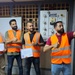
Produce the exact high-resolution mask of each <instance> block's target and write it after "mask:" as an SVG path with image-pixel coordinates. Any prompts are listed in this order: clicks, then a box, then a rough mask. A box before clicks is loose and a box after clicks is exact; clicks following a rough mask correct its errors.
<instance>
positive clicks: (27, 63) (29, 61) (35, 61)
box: [25, 57, 40, 75]
mask: <svg viewBox="0 0 75 75" xmlns="http://www.w3.org/2000/svg"><path fill="white" fill-rule="evenodd" d="M32 63H33V65H34V68H35V72H36V75H40V58H35V57H29V58H25V75H30V69H31V64H32Z"/></svg>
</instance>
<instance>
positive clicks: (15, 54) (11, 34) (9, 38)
mask: <svg viewBox="0 0 75 75" xmlns="http://www.w3.org/2000/svg"><path fill="white" fill-rule="evenodd" d="M9 24H10V26H11V28H12V29H11V30H8V31H7V32H6V33H5V38H6V41H5V44H6V48H7V60H8V71H7V75H12V66H13V62H14V59H16V60H17V63H18V67H19V75H23V68H22V60H21V56H20V49H21V46H22V44H21V31H20V30H18V27H17V22H16V20H15V19H12V20H10V22H9Z"/></svg>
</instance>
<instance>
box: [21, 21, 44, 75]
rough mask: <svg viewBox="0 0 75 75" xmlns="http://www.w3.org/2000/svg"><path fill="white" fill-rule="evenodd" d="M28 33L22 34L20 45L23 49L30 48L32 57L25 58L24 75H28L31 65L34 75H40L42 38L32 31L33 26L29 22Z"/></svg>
mask: <svg viewBox="0 0 75 75" xmlns="http://www.w3.org/2000/svg"><path fill="white" fill-rule="evenodd" d="M26 25H27V30H28V32H27V33H25V34H24V37H23V40H22V44H23V48H31V49H32V51H33V57H27V58H25V75H30V68H31V63H33V65H34V68H35V71H36V75H40V50H41V46H42V45H44V41H43V38H42V36H41V34H40V33H39V32H35V31H34V25H33V23H32V22H31V21H28V22H27V24H26Z"/></svg>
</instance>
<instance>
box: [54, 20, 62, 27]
mask: <svg viewBox="0 0 75 75" xmlns="http://www.w3.org/2000/svg"><path fill="white" fill-rule="evenodd" d="M57 23H63V22H62V21H57V22H55V23H54V28H55V27H56V26H57Z"/></svg>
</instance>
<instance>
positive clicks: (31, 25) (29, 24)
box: [27, 23, 34, 32]
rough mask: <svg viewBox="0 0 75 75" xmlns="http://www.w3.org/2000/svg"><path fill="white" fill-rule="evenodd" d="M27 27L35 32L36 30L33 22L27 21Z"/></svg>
mask: <svg viewBox="0 0 75 75" xmlns="http://www.w3.org/2000/svg"><path fill="white" fill-rule="evenodd" d="M27 29H28V31H30V32H33V31H34V25H33V24H32V23H27Z"/></svg>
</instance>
